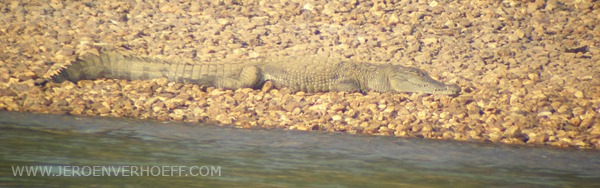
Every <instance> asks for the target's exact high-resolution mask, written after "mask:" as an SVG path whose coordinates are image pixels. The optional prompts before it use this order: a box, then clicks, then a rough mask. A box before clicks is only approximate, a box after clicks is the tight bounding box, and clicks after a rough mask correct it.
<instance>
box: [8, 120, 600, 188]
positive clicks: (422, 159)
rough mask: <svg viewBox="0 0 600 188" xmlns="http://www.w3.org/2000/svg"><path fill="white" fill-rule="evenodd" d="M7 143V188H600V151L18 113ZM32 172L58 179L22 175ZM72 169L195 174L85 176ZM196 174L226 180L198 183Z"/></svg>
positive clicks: (201, 178) (10, 124)
mask: <svg viewBox="0 0 600 188" xmlns="http://www.w3.org/2000/svg"><path fill="white" fill-rule="evenodd" d="M0 135H1V136H0V187H32V186H33V187H51V186H56V187H65V186H70V187H138V186H140V185H149V186H175V185H188V186H189V185H192V186H210V187H225V186H227V187H306V186H308V187H374V186H376V187H600V152H598V151H595V150H594V151H583V150H573V149H571V150H566V149H550V148H535V147H528V146H507V145H496V144H487V143H473V142H456V141H438V140H426V139H418V138H395V137H378V136H367V135H349V134H342V133H324V132H300V131H283V130H244V129H236V128H233V127H219V126H214V125H199V124H184V123H164V122H157V121H142V120H132V119H119V118H94V117H82V116H65V115H49V114H29V113H14V112H0ZM23 166H26V167H31V166H33V167H36V166H42V167H52V168H53V170H52V172H51V173H50V175H49V176H48V175H47V174H46V175H45V176H42V175H41V174H39V172H38V174H37V175H36V176H32V175H30V176H27V175H26V174H25V173H22V175H15V171H14V168H15V167H23ZM64 166H77V167H79V168H83V167H86V166H87V167H92V166H99V167H107V168H109V167H113V168H118V167H128V168H131V167H153V166H161V167H162V166H168V167H170V166H186V167H182V168H180V169H183V170H186V171H184V173H183V174H182V175H179V174H177V173H178V171H176V172H175V173H174V175H173V176H171V174H170V173H171V172H166V175H168V176H162V175H159V176H153V175H152V174H149V172H148V173H147V174H146V175H140V176H135V174H129V175H132V176H114V175H111V176H108V175H106V174H104V175H103V176H85V174H84V175H82V174H81V173H82V172H85V171H79V174H76V173H73V172H72V171H67V173H66V174H65V172H64V171H61V170H59V167H61V168H62V167H64ZM193 166H196V167H198V168H200V167H206V168H218V169H217V170H218V171H214V173H213V174H212V176H211V175H210V174H209V173H207V174H208V175H207V176H201V175H199V173H197V172H198V171H197V169H198V168H196V174H198V175H197V176H193V175H191V174H190V173H191V172H189V171H190V170H194V169H190V167H193ZM68 168H71V167H68ZM156 168H158V167H156ZM206 168H204V169H205V170H206ZM63 169H64V168H63ZM71 169H72V168H71ZM176 170H177V169H176ZM87 172H89V171H87ZM113 172H114V171H113ZM153 172H158V171H153ZM162 172H165V171H162ZM206 172H209V171H204V172H203V173H206ZM216 172H219V173H220V176H219V174H217V173H216ZM98 174H99V173H98ZM124 174H126V173H124ZM186 174H187V176H186ZM65 175H72V176H65Z"/></svg>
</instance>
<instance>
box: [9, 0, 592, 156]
mask: <svg viewBox="0 0 600 188" xmlns="http://www.w3.org/2000/svg"><path fill="white" fill-rule="evenodd" d="M599 20H600V1H591V0H578V1H570V0H564V1H563V0H548V1H545V0H536V1H532V0H524V1H519V0H504V1H503V0H489V1H486V0H465V1H460V2H456V1H443V0H427V1H411V0H397V1H396V0H384V1H362V0H360V1H357V0H349V1H339V0H331V1H312V0H311V1H305V0H289V1H287V0H282V1H280V0H273V1H268V0H211V1H202V0H201V1H190V0H179V1H166V0H158V1H153V0H146V1H141V0H130V1H109V0H107V1H91V0H82V1H59V0H51V1H38V0H22V1H2V2H0V110H9V111H29V112H42V113H69V114H77V115H79V114H82V115H93V116H113V117H134V118H144V119H159V120H173V121H189V122H216V123H221V124H234V125H236V126H239V127H244V128H253V127H266V128H280V129H296V130H308V131H313V130H319V131H338V132H348V133H367V134H376V135H389V136H403V137H424V138H430V139H455V140H480V141H492V142H502V143H509V144H531V145H551V146H557V147H577V148H596V149H598V148H600V91H599V90H600V65H599V60H600V48H599V47H598V45H600V21H599ZM108 50H118V51H122V52H126V53H130V54H137V55H144V56H150V57H153V58H162V59H168V60H172V61H180V62H190V63H194V62H196V63H197V62H210V63H219V62H227V61H231V60H238V59H251V58H264V57H267V58H269V57H275V56H310V55H319V56H327V57H328V58H343V59H349V60H352V61H358V62H364V63H391V64H401V65H406V66H414V67H418V68H421V69H423V70H425V71H427V72H429V73H430V74H431V76H432V77H433V78H434V79H438V80H440V81H442V82H444V83H452V84H458V85H459V86H460V87H461V88H462V90H463V91H462V92H461V93H460V95H459V96H456V97H450V96H445V95H424V94H419V93H413V94H407V93H376V92H369V93H367V94H361V93H344V92H339V93H338V92H330V93H316V94H306V93H303V92H300V93H290V92H289V90H287V89H273V88H269V87H268V86H267V87H265V88H263V90H252V89H239V90H236V91H231V90H226V91H223V90H218V89H214V88H204V87H202V86H196V85H184V84H176V83H169V82H168V81H167V80H166V79H154V80H145V81H127V80H93V81H91V80H85V81H80V82H78V83H71V82H65V83H45V82H44V80H46V79H48V78H49V77H50V76H52V75H54V74H56V72H57V71H59V70H60V69H62V68H64V67H67V66H69V65H70V64H71V62H73V61H75V60H76V58H77V57H78V56H80V55H84V54H86V53H95V54H97V53H99V52H100V51H108Z"/></svg>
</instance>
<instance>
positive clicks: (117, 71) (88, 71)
mask: <svg viewBox="0 0 600 188" xmlns="http://www.w3.org/2000/svg"><path fill="white" fill-rule="evenodd" d="M242 68H243V64H242V63H227V64H190V63H174V62H169V61H166V60H161V59H154V58H146V57H137V56H129V55H123V54H120V53H116V52H106V53H100V55H94V54H88V55H85V56H82V57H80V58H79V59H78V60H77V61H76V62H75V63H73V64H72V65H71V66H69V67H67V68H66V69H64V70H62V71H61V72H60V73H59V74H58V75H56V76H54V77H53V78H52V79H53V81H55V82H63V81H66V80H68V81H72V82H78V81H80V80H93V79H100V78H108V79H124V80H148V79H155V78H163V77H164V78H167V79H168V80H169V81H171V82H178V83H186V84H187V83H193V84H199V85H206V86H215V80H218V79H220V78H231V77H232V76H237V75H238V74H239V73H240V71H241V70H242Z"/></svg>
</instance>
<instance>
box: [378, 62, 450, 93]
mask: <svg viewBox="0 0 600 188" xmlns="http://www.w3.org/2000/svg"><path fill="white" fill-rule="evenodd" d="M399 69H400V70H399ZM394 70H396V71H392V72H391V73H390V74H389V80H390V85H391V87H392V89H393V90H395V91H397V92H423V93H429V94H446V95H453V96H456V95H458V93H459V92H460V87H458V86H457V85H446V84H444V83H441V82H438V81H436V80H434V79H432V78H431V77H430V76H429V74H427V73H426V72H425V71H423V70H420V69H417V68H412V67H397V68H394Z"/></svg>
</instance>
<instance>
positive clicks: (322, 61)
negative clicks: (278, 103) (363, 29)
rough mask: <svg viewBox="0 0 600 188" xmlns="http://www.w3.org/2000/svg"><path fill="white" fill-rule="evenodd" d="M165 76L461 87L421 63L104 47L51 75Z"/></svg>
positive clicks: (236, 84) (287, 84) (367, 87)
mask: <svg viewBox="0 0 600 188" xmlns="http://www.w3.org/2000/svg"><path fill="white" fill-rule="evenodd" d="M162 77H166V78H167V79H168V80H169V81H170V82H178V83H184V84H189V83H191V84H197V85H204V86H207V87H209V86H213V87H215V88H222V89H232V90H235V89H239V88H254V89H259V88H261V87H262V86H263V84H264V83H266V82H267V81H270V82H271V83H272V84H273V86H274V87H276V88H280V89H281V88H289V89H291V90H292V92H298V91H303V92H306V93H316V92H328V91H347V92H363V93H366V92H368V91H377V92H388V91H392V92H423V93H428V94H446V95H451V96H455V95H458V93H459V92H460V91H461V89H460V87H458V86H457V85H446V84H444V83H441V82H438V81H436V80H434V79H432V78H431V77H430V76H429V75H428V74H427V73H426V72H425V71H423V70H421V69H418V68H413V67H405V66H400V65H389V64H371V63H357V62H352V61H348V60H342V59H332V58H318V57H317V58H311V57H281V58H270V59H269V58H259V59H252V60H245V61H240V62H228V63H220V64H214V63H177V62H171V61H167V60H163V59H157V58H148V57H140V56H131V55H125V54H121V53H118V52H103V53H99V54H97V55H96V54H88V55H84V56H81V57H78V58H77V61H75V62H74V63H73V64H72V65H70V66H68V67H67V68H66V69H63V70H61V71H60V72H59V73H58V74H56V75H55V76H53V77H52V80H53V81H55V82H63V81H66V80H68V81H72V82H78V81H79V80H86V79H100V78H107V79H126V80H145V79H154V78H162Z"/></svg>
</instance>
